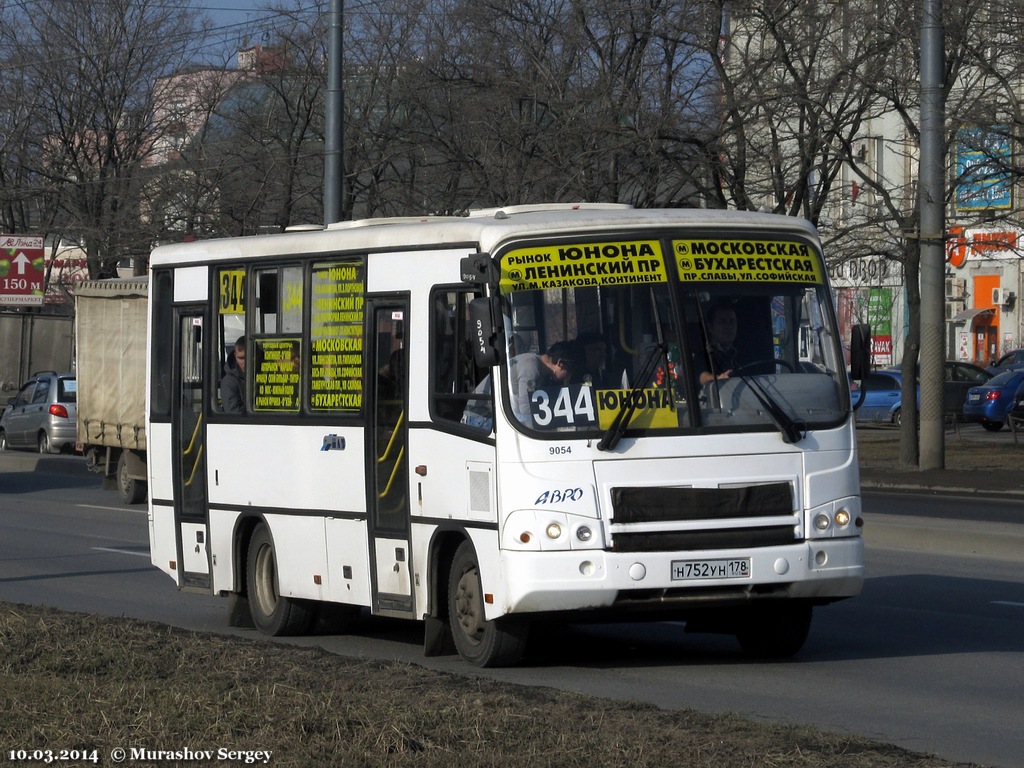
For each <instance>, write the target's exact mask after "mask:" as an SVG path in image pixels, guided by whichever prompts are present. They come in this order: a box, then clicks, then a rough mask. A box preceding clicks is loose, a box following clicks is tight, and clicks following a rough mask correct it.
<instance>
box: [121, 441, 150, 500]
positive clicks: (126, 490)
mask: <svg viewBox="0 0 1024 768" xmlns="http://www.w3.org/2000/svg"><path fill="white" fill-rule="evenodd" d="M117 490H118V493H120V494H121V501H123V502H124V503H125V504H138V503H139V502H141V501H145V500H146V481H145V480H136V479H135V478H133V477H131V475H130V473H129V471H128V455H127V453H126V452H125V451H121V455H120V456H119V457H118V459H117Z"/></svg>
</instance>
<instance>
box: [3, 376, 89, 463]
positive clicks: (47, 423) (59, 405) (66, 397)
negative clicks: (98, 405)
mask: <svg viewBox="0 0 1024 768" xmlns="http://www.w3.org/2000/svg"><path fill="white" fill-rule="evenodd" d="M77 396H78V386H77V379H75V374H73V373H54V372H52V371H46V372H43V373H37V374H35V375H34V376H33V377H32V378H31V379H29V380H28V381H27V382H25V383H24V384H22V386H21V389H19V390H18V395H17V396H16V397H12V398H11V399H9V400H8V401H7V408H6V409H5V410H4V415H3V416H2V417H0V450H4V451H5V450H8V449H9V448H32V449H35V450H38V451H39V452H40V453H61V452H62V451H73V450H74V449H75V443H76V442H77V441H78V434H77V411H76V405H75V404H76V401H77Z"/></svg>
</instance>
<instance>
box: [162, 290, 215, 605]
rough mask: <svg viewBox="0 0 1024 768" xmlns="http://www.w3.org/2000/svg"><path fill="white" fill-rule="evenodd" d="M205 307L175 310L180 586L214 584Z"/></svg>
mask: <svg viewBox="0 0 1024 768" xmlns="http://www.w3.org/2000/svg"><path fill="white" fill-rule="evenodd" d="M204 312H205V308H204V307H198V306H196V307H178V308H176V310H175V315H176V318H175V350H176V353H177V354H176V356H175V367H174V379H175V381H174V385H173V391H174V392H176V393H177V396H176V397H172V399H171V419H172V423H173V435H174V456H173V463H174V485H173V487H174V517H175V520H176V521H177V527H178V541H179V546H180V547H181V551H180V552H179V553H178V562H179V564H180V566H179V567H180V568H181V586H182V587H186V588H188V587H191V588H196V589H204V590H206V589H209V588H210V547H209V544H208V542H209V522H210V516H209V507H208V505H207V497H206V455H205V448H206V424H205V423H204V421H203V414H204V413H205V412H206V409H205V408H204V402H203V399H204V397H205V396H206V395H205V394H204V393H205V392H206V391H207V388H206V387H204V386H203V381H204V376H203V365H204V355H203V342H204V334H203V318H204Z"/></svg>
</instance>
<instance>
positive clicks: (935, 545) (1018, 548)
mask: <svg viewBox="0 0 1024 768" xmlns="http://www.w3.org/2000/svg"><path fill="white" fill-rule="evenodd" d="M862 535H863V537H864V543H865V544H867V545H868V546H876V547H880V548H884V549H906V550H912V551H914V552H929V553H931V554H940V555H954V556H962V555H982V556H984V557H991V558H995V559H997V560H1014V561H1018V562H1020V561H1024V526H1021V525H1017V524H1015V523H986V522H980V521H974V520H940V519H936V518H932V517H913V516H910V515H907V516H903V515H898V516H897V515H869V516H868V517H867V522H866V524H865V525H864V533H863V534H862Z"/></svg>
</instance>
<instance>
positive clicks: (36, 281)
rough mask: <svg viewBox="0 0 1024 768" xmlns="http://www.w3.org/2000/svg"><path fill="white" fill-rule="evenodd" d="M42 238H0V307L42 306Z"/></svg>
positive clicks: (44, 264) (19, 236) (1, 236)
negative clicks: (3, 305)
mask: <svg viewBox="0 0 1024 768" xmlns="http://www.w3.org/2000/svg"><path fill="white" fill-rule="evenodd" d="M45 268H46V262H45V260H44V259H43V238H42V237H36V236H32V235H0V304H13V305H33V304H35V305H41V304H42V303H43V273H44V270H45Z"/></svg>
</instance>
